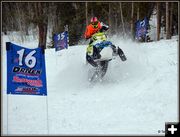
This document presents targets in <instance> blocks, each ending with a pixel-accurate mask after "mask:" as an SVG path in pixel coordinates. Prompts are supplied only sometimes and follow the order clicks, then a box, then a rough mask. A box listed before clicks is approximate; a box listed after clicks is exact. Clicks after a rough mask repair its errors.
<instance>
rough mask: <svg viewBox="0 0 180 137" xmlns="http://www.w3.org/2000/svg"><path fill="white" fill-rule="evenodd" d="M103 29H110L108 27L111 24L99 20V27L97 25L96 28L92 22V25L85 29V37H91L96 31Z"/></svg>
mask: <svg viewBox="0 0 180 137" xmlns="http://www.w3.org/2000/svg"><path fill="white" fill-rule="evenodd" d="M101 29H104V30H108V29H109V26H107V25H105V24H104V23H102V22H101V23H100V22H98V27H97V28H94V27H93V25H92V24H90V25H88V26H87V27H86V31H85V34H84V37H85V38H86V39H89V38H91V36H92V35H93V34H95V33H96V32H98V31H99V30H101Z"/></svg>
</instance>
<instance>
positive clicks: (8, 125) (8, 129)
mask: <svg viewBox="0 0 180 137" xmlns="http://www.w3.org/2000/svg"><path fill="white" fill-rule="evenodd" d="M6 100H7V135H8V132H9V120H8V119H9V116H8V112H9V111H8V109H9V107H8V106H9V103H8V102H9V101H8V94H7V99H6Z"/></svg>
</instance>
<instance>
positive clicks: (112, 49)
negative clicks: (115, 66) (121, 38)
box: [87, 32, 126, 81]
mask: <svg viewBox="0 0 180 137" xmlns="http://www.w3.org/2000/svg"><path fill="white" fill-rule="evenodd" d="M90 41H91V42H90V45H89V47H88V48H87V55H89V56H92V58H93V61H94V63H96V64H97V66H96V67H95V71H94V73H93V75H92V76H90V78H89V81H94V80H95V79H96V80H100V81H102V78H103V77H104V75H105V74H106V72H107V69H108V64H109V61H111V60H112V59H115V56H117V55H119V56H120V58H121V60H122V61H125V60H126V56H125V55H124V53H123V51H122V50H121V49H120V48H119V47H116V46H115V45H113V44H112V43H111V42H110V41H108V40H107V36H106V34H105V32H97V33H95V34H94V35H93V36H92V37H91V40H90ZM93 48H94V49H95V50H94V49H93ZM91 51H93V53H92V52H91ZM94 51H96V52H94Z"/></svg>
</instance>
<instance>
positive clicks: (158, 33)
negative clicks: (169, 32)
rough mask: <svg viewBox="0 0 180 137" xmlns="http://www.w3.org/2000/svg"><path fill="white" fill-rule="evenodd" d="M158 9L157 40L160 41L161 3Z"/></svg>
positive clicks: (157, 5)
mask: <svg viewBox="0 0 180 137" xmlns="http://www.w3.org/2000/svg"><path fill="white" fill-rule="evenodd" d="M156 7H157V8H156V9H157V40H158V41H159V40H160V9H159V7H160V6H159V2H157V4H156Z"/></svg>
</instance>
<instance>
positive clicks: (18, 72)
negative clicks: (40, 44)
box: [6, 42, 47, 95]
mask: <svg viewBox="0 0 180 137" xmlns="http://www.w3.org/2000/svg"><path fill="white" fill-rule="evenodd" d="M6 50H7V94H23V95H47V87H46V69H45V56H44V50H42V49H41V48H36V49H28V48H25V47H21V46H18V45H15V44H13V43H10V42H7V43H6Z"/></svg>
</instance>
